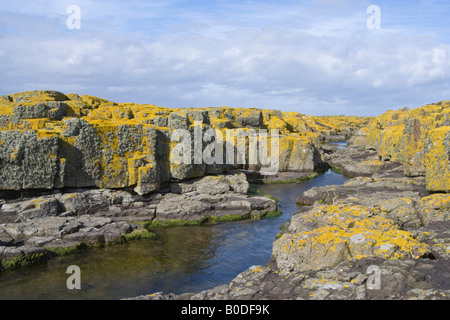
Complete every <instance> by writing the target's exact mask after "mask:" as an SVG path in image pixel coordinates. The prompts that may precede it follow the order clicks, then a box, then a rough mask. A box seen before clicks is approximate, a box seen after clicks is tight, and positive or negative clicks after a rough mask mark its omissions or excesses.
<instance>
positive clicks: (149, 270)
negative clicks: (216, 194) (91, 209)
mask: <svg viewBox="0 0 450 320" xmlns="http://www.w3.org/2000/svg"><path fill="white" fill-rule="evenodd" d="M345 181H346V178H345V177H343V176H342V175H339V174H336V173H334V172H331V171H328V172H326V173H324V174H322V175H320V176H318V177H317V178H315V179H313V180H310V181H306V182H303V183H298V184H278V185H277V184H272V185H260V186H256V190H258V192H259V194H262V195H264V194H270V195H271V196H272V197H274V198H276V199H277V200H278V201H279V208H280V209H281V210H282V211H283V214H282V215H281V216H279V217H276V218H267V219H262V220H246V221H237V222H226V223H219V224H213V225H204V226H186V227H171V228H157V229H154V231H155V232H156V233H157V235H158V237H157V239H143V240H137V241H131V242H129V243H125V244H119V245H114V246H109V247H105V248H92V249H88V250H85V251H83V252H81V253H79V254H73V255H68V256H64V257H57V258H53V259H49V260H47V261H45V262H43V263H40V264H37V265H34V266H29V267H24V268H21V269H19V270H13V271H5V272H2V273H0V299H33V300H34V299H98V300H99V299H120V298H126V297H134V296H138V295H142V294H149V293H154V292H158V291H162V292H165V293H169V292H174V293H183V292H199V291H202V290H205V289H209V288H213V287H215V286H218V285H221V284H226V283H229V282H230V281H231V280H232V279H233V278H234V277H235V276H237V275H238V274H239V273H241V272H242V271H244V270H246V269H248V268H249V267H251V266H252V265H265V264H266V263H267V262H268V261H269V259H270V255H271V252H272V243H273V241H274V240H275V236H276V235H277V233H278V232H280V227H281V226H282V225H283V224H284V223H285V222H287V221H289V219H290V218H291V217H292V215H293V214H294V213H295V212H296V211H297V207H296V204H295V201H296V199H297V197H298V196H299V195H300V194H301V193H302V192H303V191H306V190H308V189H310V188H312V187H319V186H325V185H340V184H342V183H344V182H345ZM72 264H74V265H77V266H79V267H80V270H81V289H80V290H76V289H75V290H69V289H68V288H67V286H66V280H67V278H68V277H69V276H70V274H67V273H66V270H67V267H68V266H69V265H72Z"/></svg>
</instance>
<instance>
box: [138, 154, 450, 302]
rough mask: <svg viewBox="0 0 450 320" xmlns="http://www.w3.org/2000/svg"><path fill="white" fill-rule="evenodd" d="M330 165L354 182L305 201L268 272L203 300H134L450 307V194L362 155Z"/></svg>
mask: <svg viewBox="0 0 450 320" xmlns="http://www.w3.org/2000/svg"><path fill="white" fill-rule="evenodd" d="M327 160H328V161H330V163H331V164H332V165H333V166H335V167H338V168H339V169H341V171H343V172H345V173H346V174H347V175H349V176H352V177H353V178H352V179H350V180H349V181H347V182H346V183H345V184H344V185H342V186H326V187H318V188H312V189H310V190H308V191H305V192H304V193H303V194H302V195H300V196H299V198H298V200H297V201H298V203H299V204H301V205H302V206H301V207H300V208H299V210H298V213H297V214H296V215H294V216H293V217H292V219H291V220H290V222H289V223H288V224H287V225H285V226H284V227H283V228H282V229H283V230H282V232H281V233H280V234H279V236H278V237H277V239H276V240H275V241H274V244H273V250H272V257H271V260H270V261H268V263H267V265H266V266H254V267H251V268H249V269H248V270H246V271H244V272H243V273H241V274H240V275H238V276H237V277H236V278H235V279H234V280H233V281H231V282H230V284H226V285H222V286H219V287H217V288H213V289H210V290H205V291H202V292H199V293H186V294H181V295H174V294H166V293H162V292H158V293H154V294H150V295H147V296H140V297H135V298H134V299H193V300H202V299H237V300H238V299H320V300H323V299H330V300H340V299H346V300H348V299H351V300H359V299H363V300H367V299H389V300H392V299H420V300H424V299H426V300H427V299H438V300H445V299H449V293H450V269H449V266H450V264H449V259H450V232H449V231H448V230H449V229H448V227H449V223H450V222H449V217H450V206H449V203H450V194H447V193H430V192H429V190H428V189H429V184H428V183H427V179H426V177H423V176H413V177H411V176H408V175H406V174H405V169H404V167H403V165H402V164H401V163H398V162H392V161H389V160H388V159H384V160H382V161H380V158H379V155H378V154H377V152H376V151H375V150H371V149H370V148H366V147H365V146H353V147H348V148H346V149H344V150H340V151H337V152H335V153H332V154H330V155H329V156H328V157H327ZM371 162H374V163H371Z"/></svg>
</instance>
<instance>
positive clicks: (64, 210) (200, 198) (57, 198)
mask: <svg viewBox="0 0 450 320" xmlns="http://www.w3.org/2000/svg"><path fill="white" fill-rule="evenodd" d="M248 187H249V183H248V182H247V180H246V176H245V175H244V174H243V173H232V174H229V175H218V176H207V177H203V178H198V179H192V180H186V181H182V182H173V183H170V184H169V186H168V189H165V190H160V192H158V193H152V194H150V195H146V196H140V195H138V194H136V193H133V192H131V191H125V190H109V189H87V190H84V189H75V190H63V192H62V191H60V190H54V191H53V192H52V193H51V194H47V195H42V196H40V197H31V198H19V199H10V200H4V202H3V203H2V206H1V208H0V260H1V268H0V269H13V268H17V267H20V266H23V265H27V264H31V263H35V262H38V261H41V260H42V259H46V258H50V257H52V256H55V255H61V254H68V253H72V252H75V251H78V250H81V249H84V248H87V247H89V246H102V245H109V244H114V243H120V242H124V241H129V240H134V239H141V238H150V237H153V236H155V234H154V233H153V232H152V231H151V228H153V227H158V226H170V225H175V224H176V225H198V224H203V223H211V222H220V221H233V220H242V219H260V218H263V217H267V216H273V215H277V214H280V212H279V211H278V209H277V204H276V202H275V201H274V200H272V199H268V198H265V197H259V196H252V195H248V192H247V191H248Z"/></svg>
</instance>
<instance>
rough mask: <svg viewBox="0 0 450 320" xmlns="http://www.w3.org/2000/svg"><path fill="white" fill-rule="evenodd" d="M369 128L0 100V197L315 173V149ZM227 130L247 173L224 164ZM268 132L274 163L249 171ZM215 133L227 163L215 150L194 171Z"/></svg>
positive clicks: (141, 189) (254, 112) (221, 113)
mask: <svg viewBox="0 0 450 320" xmlns="http://www.w3.org/2000/svg"><path fill="white" fill-rule="evenodd" d="M368 119H369V118H364V117H311V116H305V115H302V114H299V113H290V112H287V113H286V112H280V111H277V110H263V109H255V108H228V107H219V108H199V109H187V108H186V109H182V108H177V109H169V108H162V107H157V106H154V105H138V104H133V103H114V102H111V101H108V100H105V99H101V98H96V97H92V96H87V95H82V96H78V95H76V94H67V95H65V94H62V93H60V92H56V91H39V90H37V91H30V92H22V93H16V94H12V95H5V96H2V97H1V99H0V190H31V189H36V190H40V189H55V188H85V187H96V188H103V189H107V188H134V191H135V192H136V193H138V194H140V195H144V194H149V193H152V192H154V191H158V190H159V189H164V188H166V184H167V183H170V182H171V180H172V179H178V180H183V179H192V178H200V177H203V176H205V175H210V174H221V173H224V172H226V171H227V170H228V169H229V168H230V166H231V167H234V168H236V167H239V168H246V167H248V166H255V168H256V169H257V170H260V169H261V168H263V169H264V167H275V169H276V170H278V171H297V172H303V171H308V172H309V171H316V170H321V169H323V166H324V165H325V163H324V160H323V154H322V152H321V150H320V141H321V140H324V139H326V137H332V136H348V135H349V134H350V133H351V132H353V131H354V130H357V129H358V128H359V127H361V126H362V125H363V124H366V123H367V122H368ZM196 124H200V127H199V126H198V125H197V126H196ZM197 128H200V129H199V130H197ZM228 129H231V130H235V131H234V132H237V131H238V129H239V130H240V132H241V133H242V134H243V135H244V136H247V137H246V138H245V139H246V140H247V144H246V145H244V152H245V155H244V158H245V159H244V160H245V161H244V164H242V163H240V162H239V161H237V159H236V161H234V162H232V163H228V165H226V163H227V161H226V160H227V152H225V151H226V149H227V148H226V147H228V146H231V147H232V148H231V149H230V150H232V151H233V153H234V157H236V154H237V152H238V150H240V149H239V148H240V146H239V141H240V140H242V141H243V139H240V138H238V139H236V140H235V139H233V141H231V140H230V141H228V139H226V137H227V133H228V132H226V130H228ZM273 130H278V132H279V133H280V136H279V151H280V152H279V155H277V157H276V158H277V159H278V161H276V160H277V159H275V156H274V158H273V161H272V157H269V159H270V161H269V163H265V160H266V159H265V158H263V157H264V156H265V155H263V154H262V153H261V154H259V158H258V159H256V161H252V163H250V161H249V150H248V148H249V143H248V140H249V137H248V136H249V135H250V134H251V133H256V134H259V133H261V132H267V133H268V134H269V136H270V133H271V132H272V131H273ZM212 132H213V133H212ZM180 133H181V136H180V135H179V134H180ZM184 133H187V135H186V136H185V135H183V134H184ZM196 133H199V138H200V140H198V138H196V136H195V134H196ZM219 134H221V135H222V138H223V139H224V141H223V143H222V145H220V146H218V147H217V148H218V150H222V151H223V152H222V153H223V156H221V155H220V153H219V152H217V154H216V153H215V151H216V150H215V149H214V154H215V155H214V159H213V160H214V163H206V162H205V161H200V163H197V162H196V161H195V159H194V157H191V154H190V151H193V150H194V149H195V148H196V147H197V146H200V148H201V151H206V150H209V151H210V153H211V150H210V149H206V148H207V147H208V146H211V145H212V144H211V143H210V142H211V141H212V139H213V137H216V136H218V135H219ZM202 138H203V139H202ZM184 139H186V141H184ZM225 139H226V143H225ZM260 139H262V138H260ZM188 140H189V141H188ZM269 140H270V139H269ZM182 142H183V148H184V147H186V149H189V148H190V150H186V151H185V152H186V154H187V155H188V159H187V160H188V161H184V162H183V163H181V164H180V163H176V161H174V159H175V155H176V153H175V151H179V149H178V148H177V147H178V146H180V143H182ZM184 142H186V144H184ZM269 149H270V147H269ZM183 152H184V149H183ZM188 152H189V154H188ZM193 153H194V152H193ZM267 154H268V155H269V154H270V150H267ZM193 156H195V155H193ZM201 156H202V155H200V157H201ZM231 158H233V156H232V157H231ZM183 159H184V158H183ZM261 159H263V160H261ZM200 160H202V159H200Z"/></svg>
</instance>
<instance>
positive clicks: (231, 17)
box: [0, 0, 450, 115]
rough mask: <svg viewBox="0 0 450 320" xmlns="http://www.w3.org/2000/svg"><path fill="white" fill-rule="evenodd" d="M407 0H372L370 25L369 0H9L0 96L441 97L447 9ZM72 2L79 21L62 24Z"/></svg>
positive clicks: (342, 103)
mask: <svg viewBox="0 0 450 320" xmlns="http://www.w3.org/2000/svg"><path fill="white" fill-rule="evenodd" d="M408 3H409V5H408V7H407V9H405V8H403V7H402V6H400V5H399V4H398V3H397V4H396V5H395V6H394V5H392V4H390V3H389V2H387V1H386V2H384V1H380V3H379V4H378V6H379V7H380V9H381V29H379V30H370V29H368V28H367V24H366V21H367V19H368V18H369V16H370V14H368V13H367V12H366V9H367V7H368V6H369V5H370V4H371V3H368V2H366V1H357V0H346V1H339V4H338V5H337V4H335V1H327V0H316V1H312V0H311V1H301V2H299V1H247V2H243V1H189V2H187V1H177V0H176V1H156V0H155V1H131V2H122V1H120V2H119V1H117V2H116V1H109V2H104V1H95V2H94V1H88V0H84V1H14V2H11V3H9V4H8V5H5V6H4V7H3V9H2V11H0V61H1V62H0V72H1V73H2V78H1V80H0V95H1V94H8V93H13V92H19V91H24V90H35V89H54V90H59V91H62V92H64V93H72V92H76V93H79V94H92V95H96V96H100V97H103V98H106V99H109V100H112V101H116V102H137V103H150V104H156V105H160V106H164V107H203V106H223V105H226V106H231V107H239V106H243V107H258V108H269V109H280V110H283V111H297V112H301V113H305V114H313V115H325V114H347V115H378V114H380V113H383V112H384V111H386V110H387V109H397V108H401V107H403V106H408V107H418V106H421V105H423V104H426V103H432V102H437V101H441V100H445V99H450V86H449V85H450V81H449V76H448V75H449V74H450V42H449V39H450V38H449V34H448V31H447V30H448V29H449V28H446V26H445V21H446V20H445V16H448V13H449V12H448V11H450V10H448V9H445V4H442V5H441V4H439V3H438V2H434V1H427V3H424V2H423V1H417V3H416V4H415V5H416V7H414V4H411V2H408ZM70 5H77V6H78V7H79V8H80V9H81V21H80V26H81V28H80V29H79V30H69V29H68V28H67V26H66V20H67V18H68V16H69V15H68V14H67V12H66V10H67V7H69V6H70ZM427 10H428V11H427ZM445 10H447V11H445Z"/></svg>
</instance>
